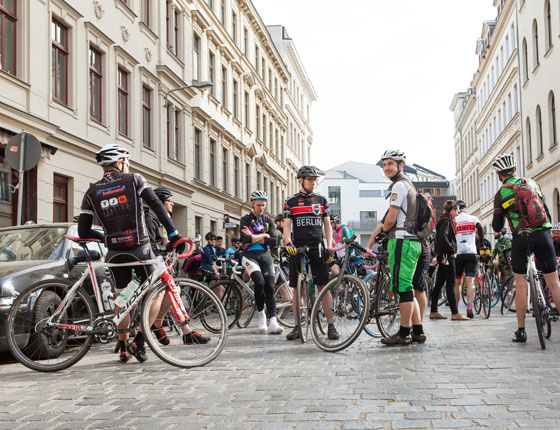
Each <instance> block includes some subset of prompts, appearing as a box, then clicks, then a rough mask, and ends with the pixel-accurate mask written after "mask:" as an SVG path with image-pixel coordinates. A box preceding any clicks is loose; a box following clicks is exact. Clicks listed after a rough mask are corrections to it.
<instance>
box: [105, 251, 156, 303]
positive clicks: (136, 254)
mask: <svg viewBox="0 0 560 430" xmlns="http://www.w3.org/2000/svg"><path fill="white" fill-rule="evenodd" d="M153 258H156V257H155V256H154V253H153V251H152V247H151V246H150V244H149V243H146V244H144V245H140V246H138V247H136V248H131V249H129V250H126V251H123V250H118V251H116V250H109V251H108V252H107V257H106V261H107V263H131V262H133V261H143V260H151V259H153ZM109 270H110V271H111V273H112V274H113V280H114V281H115V290H116V292H117V293H120V291H121V290H122V289H123V288H126V286H127V285H128V283H129V282H130V280H131V279H132V270H134V273H136V276H137V277H138V280H139V281H140V283H142V282H144V281H145V280H146V278H147V277H148V276H149V275H150V273H152V272H153V270H154V267H153V266H151V265H144V266H123V267H111V268H109Z"/></svg>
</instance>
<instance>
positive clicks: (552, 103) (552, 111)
mask: <svg viewBox="0 0 560 430" xmlns="http://www.w3.org/2000/svg"><path fill="white" fill-rule="evenodd" d="M548 117H549V121H548V122H549V124H550V147H553V146H556V145H557V144H558V135H557V129H556V100H555V99H554V93H553V92H552V91H551V92H550V94H549V95H548Z"/></svg>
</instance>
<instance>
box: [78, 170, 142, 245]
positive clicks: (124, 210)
mask: <svg viewBox="0 0 560 430" xmlns="http://www.w3.org/2000/svg"><path fill="white" fill-rule="evenodd" d="M146 188H149V185H148V183H147V182H146V180H145V179H144V178H143V177H142V175H139V174H137V173H123V172H119V171H109V172H106V173H105V174H104V175H103V178H102V179H101V180H100V181H98V182H96V183H95V184H93V185H92V186H91V187H89V189H88V190H87V192H86V193H85V195H84V199H83V201H82V208H81V209H82V210H81V213H83V214H87V215H91V216H95V215H97V217H98V219H99V222H100V223H101V225H102V226H103V229H104V230H105V233H106V237H105V242H106V245H107V247H108V248H109V249H113V250H119V249H130V248H134V247H137V246H140V245H143V244H146V243H148V242H149V241H150V239H149V237H148V231H147V228H146V222H145V220H144V211H143V210H142V199H141V197H140V194H141V193H142V191H144V190H145V189H146Z"/></svg>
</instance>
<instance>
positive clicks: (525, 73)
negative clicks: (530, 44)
mask: <svg viewBox="0 0 560 430" xmlns="http://www.w3.org/2000/svg"><path fill="white" fill-rule="evenodd" d="M521 46H522V47H523V48H522V49H523V82H526V81H527V79H529V53H528V52H527V39H525V38H523V42H522V44H521Z"/></svg>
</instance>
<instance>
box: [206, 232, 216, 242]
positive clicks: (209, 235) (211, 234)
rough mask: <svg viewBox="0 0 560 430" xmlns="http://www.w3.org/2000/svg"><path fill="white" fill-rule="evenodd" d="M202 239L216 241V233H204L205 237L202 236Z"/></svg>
mask: <svg viewBox="0 0 560 430" xmlns="http://www.w3.org/2000/svg"><path fill="white" fill-rule="evenodd" d="M204 239H206V240H208V239H216V233H214V232H213V231H209V232H208V233H206V236H204Z"/></svg>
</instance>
